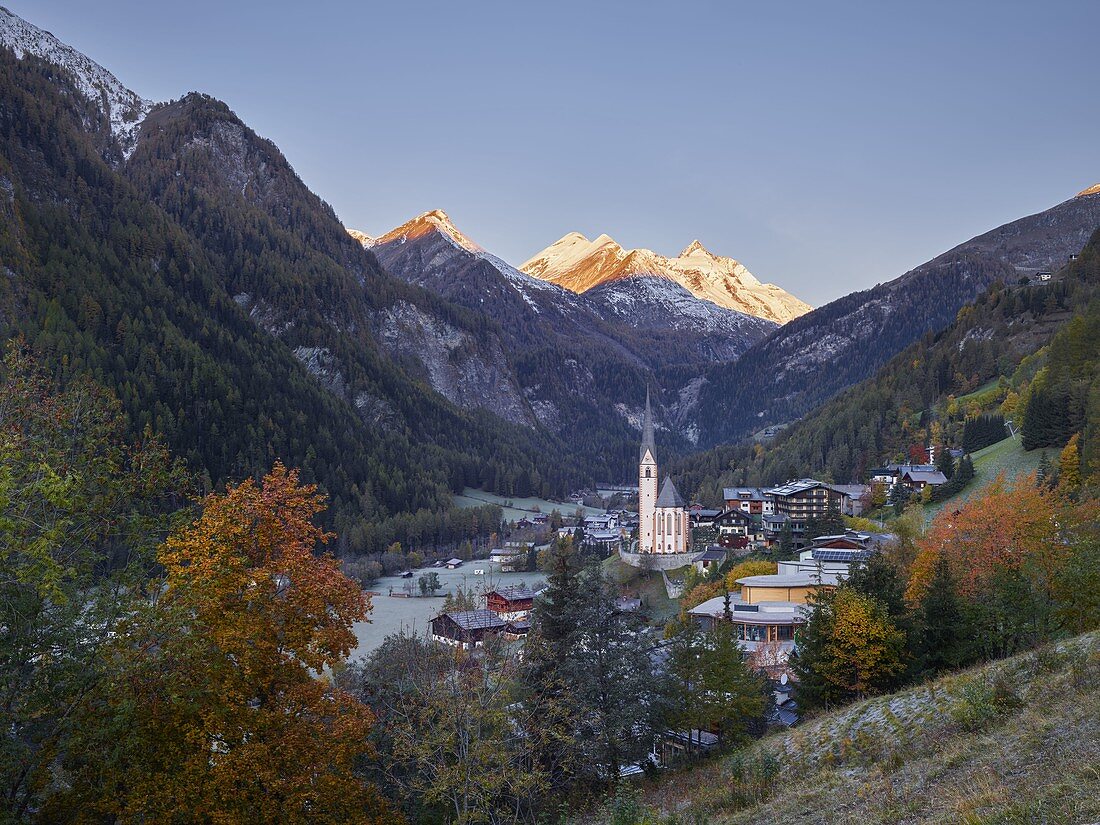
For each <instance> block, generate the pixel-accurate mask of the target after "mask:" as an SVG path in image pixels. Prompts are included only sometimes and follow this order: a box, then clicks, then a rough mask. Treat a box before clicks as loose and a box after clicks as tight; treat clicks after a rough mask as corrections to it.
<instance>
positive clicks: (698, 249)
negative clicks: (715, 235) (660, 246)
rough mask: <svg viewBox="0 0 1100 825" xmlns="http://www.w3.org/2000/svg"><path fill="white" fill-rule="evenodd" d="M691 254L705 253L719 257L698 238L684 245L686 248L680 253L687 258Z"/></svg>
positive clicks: (712, 256) (710, 256) (707, 255)
mask: <svg viewBox="0 0 1100 825" xmlns="http://www.w3.org/2000/svg"><path fill="white" fill-rule="evenodd" d="M691 255H705V256H706V257H708V258H717V257H718V256H717V255H715V254H714V253H713V252H711V251H710V250H709V249H707V248H706V247H705V246H703V242H702V241H700V240H699V239H698V238H696V239H695V240H694V241H692V242H691V243H689V244H688V245H687V246H685V247H684V250H683V251H682V252H681V253H680V256H679V257H681V258H687V257H689V256H691Z"/></svg>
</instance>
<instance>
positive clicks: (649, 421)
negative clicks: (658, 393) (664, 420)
mask: <svg viewBox="0 0 1100 825" xmlns="http://www.w3.org/2000/svg"><path fill="white" fill-rule="evenodd" d="M646 450H649V454H650V455H651V456H653V460H654V461H656V460H657V446H656V445H655V444H654V443H653V409H652V408H651V407H650V406H649V387H646V388H645V417H644V418H642V449H641V451H640V452H639V453H638V460H639V461H641V460H642V459H643V458H645V453H646Z"/></svg>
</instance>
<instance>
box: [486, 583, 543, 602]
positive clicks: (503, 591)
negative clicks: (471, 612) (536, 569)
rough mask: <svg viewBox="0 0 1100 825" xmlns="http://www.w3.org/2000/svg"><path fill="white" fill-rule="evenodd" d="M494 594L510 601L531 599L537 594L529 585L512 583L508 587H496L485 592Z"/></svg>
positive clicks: (487, 594)
mask: <svg viewBox="0 0 1100 825" xmlns="http://www.w3.org/2000/svg"><path fill="white" fill-rule="evenodd" d="M494 593H495V594H496V595H498V596H500V597H501V598H502V599H506V600H507V601H510V602H518V601H523V600H525V599H533V598H535V596H536V595H537V591H536V590H534V589H533V588H530V587H524V586H523V585H519V584H513V585H511V586H509V587H497V588H495V589H493V590H490V591H489V592H488V593H486V594H485V595H486V596H489V595H492V594H494Z"/></svg>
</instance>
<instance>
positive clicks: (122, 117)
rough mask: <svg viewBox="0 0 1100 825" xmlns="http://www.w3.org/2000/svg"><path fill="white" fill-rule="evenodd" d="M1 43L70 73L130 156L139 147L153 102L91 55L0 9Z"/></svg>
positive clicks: (19, 53) (18, 55)
mask: <svg viewBox="0 0 1100 825" xmlns="http://www.w3.org/2000/svg"><path fill="white" fill-rule="evenodd" d="M0 44H2V45H4V46H6V47H7V48H9V49H11V50H12V51H13V52H15V56H16V58H17V59H19V60H22V59H23V58H24V57H25V56H26V55H28V54H31V55H34V56H36V57H39V58H41V59H43V60H46V61H48V62H50V63H53V64H55V65H57V66H60V67H61V68H63V69H65V70H66V71H68V72H69V74H71V75H72V76H73V77H74V78H75V79H76V83H77V86H78V88H79V89H80V90H81V92H82V93H83V94H84V96H85V97H87V98H88V99H89V100H90V101H92V102H93V103H95V104H96V105H97V106H98V107H99V109H100V111H102V112H103V113H104V115H106V116H107V118H108V120H109V121H110V123H111V132H112V133H113V134H114V136H115V138H117V139H118V142H119V144H120V145H121V146H122V152H123V155H124V156H126V157H129V156H130V154H131V153H132V152H133V151H134V147H135V146H136V145H137V136H138V131H139V130H140V129H141V123H142V121H143V120H144V119H145V116H146V115H147V114H149V110H150V109H152V108H153V102H152V101H151V100H146V99H145V98H143V97H140V96H139V95H138V94H136V93H135V92H132V91H131V90H130V89H127V88H126V87H125V86H123V85H122V83H120V82H119V80H118V78H117V77H115V76H114V75H113V74H111V73H110V72H109V71H107V69H105V68H103V67H102V66H100V65H99V64H98V63H96V62H95V61H94V60H92V59H91V58H89V57H88V56H87V55H84V54H82V53H81V52H78V51H77V50H76V49H74V48H72V47H71V46H67V45H65V44H64V43H62V42H61V41H60V40H58V39H57V38H56V37H54V36H53V35H52V34H50V33H49V32H48V31H43V30H42V29H40V28H38V27H37V26H34V25H32V24H30V23H28V22H27V21H26V20H24V19H23V18H22V17H19V16H18V15H16V14H13V13H12V12H10V11H9V10H8V9H6V8H4V7H3V6H0Z"/></svg>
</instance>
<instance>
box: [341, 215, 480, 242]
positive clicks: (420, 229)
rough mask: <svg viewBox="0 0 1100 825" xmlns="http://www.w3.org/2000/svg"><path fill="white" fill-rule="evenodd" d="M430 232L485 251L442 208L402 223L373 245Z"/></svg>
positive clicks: (420, 235) (419, 236) (381, 236)
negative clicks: (439, 233)
mask: <svg viewBox="0 0 1100 825" xmlns="http://www.w3.org/2000/svg"><path fill="white" fill-rule="evenodd" d="M429 232H441V233H443V234H444V235H446V236H447V237H449V238H450V239H451V240H452V241H454V242H455V243H456V244H458V245H459V246H461V247H463V248H464V249H468V250H469V251H470V252H483V251H484V250H483V249H482V248H481V247H480V246H478V245H477V244H476V243H474V241H472V240H471V239H470V238H468V237H466V236H465V235H463V234H462V233H461V232H460V231H459V230H458V227H457V226H455V225H454V223H453V222H452V221H451V218H450V216H449V215H447V213H446V212H444V211H443V210H442V209H432V210H430V211H428V212H425V213H423V214H422V215H417V216H416V217H415V218H413V219H412V220H409V221H405V223H403V224H401V225H400V226H399V227H397V228H396V229H391V230H390V231H389V232H387V233H386V234H385V235H380V236H379V237H377V238H375V239H374V242H373V243H372V244H371V245H372V246H383V245H385V244H388V243H394V242H402V241H404V240H407V239H410V238H421V237H423V236H425V235H427V234H428V233H429ZM353 237H354V234H353Z"/></svg>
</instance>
